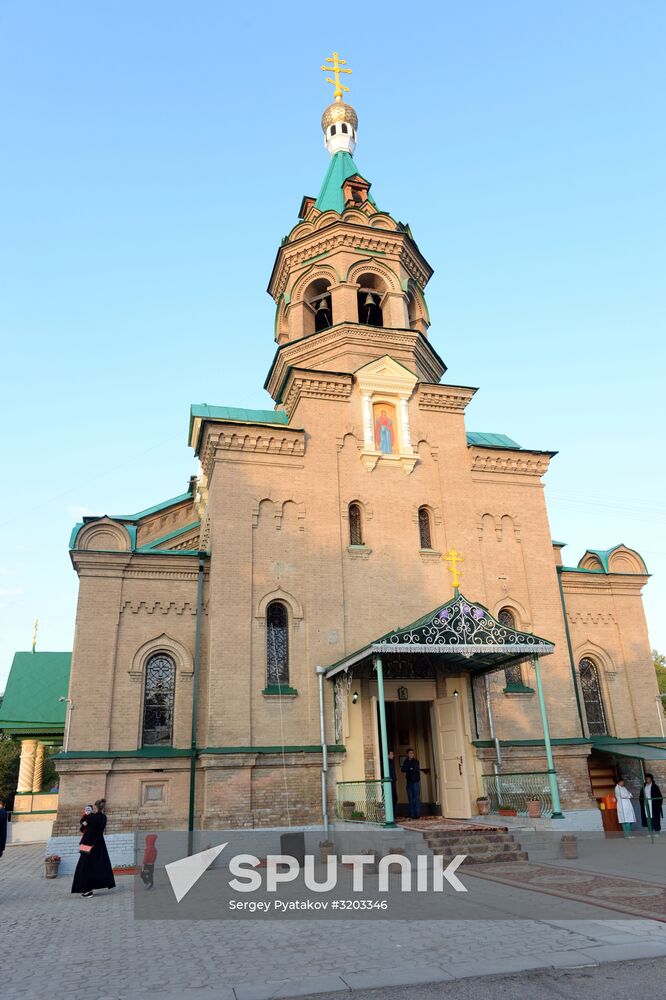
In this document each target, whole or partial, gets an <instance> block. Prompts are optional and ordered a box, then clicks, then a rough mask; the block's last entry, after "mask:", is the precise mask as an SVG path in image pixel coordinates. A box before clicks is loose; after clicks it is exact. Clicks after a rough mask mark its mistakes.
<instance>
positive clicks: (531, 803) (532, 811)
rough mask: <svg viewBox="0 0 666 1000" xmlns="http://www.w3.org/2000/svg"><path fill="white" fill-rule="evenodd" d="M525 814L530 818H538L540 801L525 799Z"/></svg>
mask: <svg viewBox="0 0 666 1000" xmlns="http://www.w3.org/2000/svg"><path fill="white" fill-rule="evenodd" d="M527 815H528V816H529V817H530V819H538V818H539V816H540V815H541V803H540V802H539V800H538V799H528V800H527Z"/></svg>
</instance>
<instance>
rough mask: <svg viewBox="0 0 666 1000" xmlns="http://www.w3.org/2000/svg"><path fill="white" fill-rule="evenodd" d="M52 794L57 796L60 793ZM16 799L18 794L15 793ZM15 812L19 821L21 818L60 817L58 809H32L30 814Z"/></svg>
mask: <svg viewBox="0 0 666 1000" xmlns="http://www.w3.org/2000/svg"><path fill="white" fill-rule="evenodd" d="M52 794H53V795H57V794H58V793H57V792H53V793H52ZM14 797H15V798H16V793H14ZM14 812H15V813H16V817H17V819H18V817H19V816H57V815H58V810H57V809H31V810H30V812H26V813H22V812H16V810H14Z"/></svg>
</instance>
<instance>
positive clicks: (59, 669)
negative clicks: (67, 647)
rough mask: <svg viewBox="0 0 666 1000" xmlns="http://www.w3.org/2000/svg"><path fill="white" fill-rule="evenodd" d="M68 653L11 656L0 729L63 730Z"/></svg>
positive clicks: (68, 668)
mask: <svg viewBox="0 0 666 1000" xmlns="http://www.w3.org/2000/svg"><path fill="white" fill-rule="evenodd" d="M71 662H72V654H71V653H46V652H44V653H41V652H40V653H14V660H13V662H12V666H11V670H10V671H9V677H8V678H7V687H6V689H5V694H4V697H3V699H2V704H1V705H0V729H4V730H6V731H8V732H10V733H11V732H21V731H24V732H25V731H30V732H35V733H39V732H40V731H44V732H53V731H54V730H56V731H61V730H64V727H65V710H66V704H65V702H64V701H59V700H58V699H59V698H62V697H67V692H68V690H69V672H70V667H71Z"/></svg>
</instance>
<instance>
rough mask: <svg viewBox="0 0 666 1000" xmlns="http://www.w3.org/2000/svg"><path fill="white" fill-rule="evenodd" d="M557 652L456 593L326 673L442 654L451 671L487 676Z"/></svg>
mask: <svg viewBox="0 0 666 1000" xmlns="http://www.w3.org/2000/svg"><path fill="white" fill-rule="evenodd" d="M554 649H555V647H554V645H553V643H551V642H549V641H548V640H547V639H542V638H541V637H540V636H538V635H534V634H533V633H532V632H521V631H520V630H519V629H516V628H510V627H508V626H505V625H502V624H501V623H500V622H499V621H498V620H497V619H496V618H494V617H493V615H491V613H490V611H489V610H488V609H487V608H486V607H485V606H484V605H483V604H479V603H478V602H477V603H475V602H473V601H470V600H468V598H466V597H465V596H464V595H463V594H461V593H460V591H459V590H455V592H454V595H453V597H452V598H451V600H450V601H447V602H446V604H444V605H439V606H438V607H437V608H435V609H434V610H432V611H429V612H428V613H427V614H426V615H423V616H422V617H421V618H418V619H417V620H416V621H414V622H412V623H411V624H410V625H406V626H404V627H401V628H397V629H392V630H391V631H390V632H386V633H385V634H384V635H382V636H380V637H379V638H378V639H375V640H373V641H372V642H370V643H368V644H367V645H366V646H363V647H362V648H361V649H358V650H356V651H355V652H353V653H350V654H348V655H347V656H345V657H343V659H341V660H338V661H337V662H336V663H332V664H331V665H330V666H328V667H326V673H327V674H328V675H329V676H334V675H335V674H337V673H339V672H340V671H341V670H347V669H348V668H349V667H350V666H352V665H353V664H354V663H359V662H360V661H361V660H364V659H367V658H368V657H370V656H372V655H373V654H375V653H381V655H382V656H383V655H384V654H388V655H390V654H392V653H396V654H403V653H407V654H426V655H430V656H434V655H438V654H442V655H444V656H445V659H446V660H447V661H448V663H449V665H451V666H455V667H456V668H460V670H461V671H463V672H465V673H470V672H473V673H483V672H489V671H492V670H496V669H498V668H500V667H504V666H507V665H509V664H511V663H517V662H520V660H521V659H524V658H525V657H526V656H530V655H531V656H534V655H537V654H541V655H543V656H547V655H548V654H550V653H552V652H553V651H554Z"/></svg>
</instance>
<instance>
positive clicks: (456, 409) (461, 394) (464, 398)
mask: <svg viewBox="0 0 666 1000" xmlns="http://www.w3.org/2000/svg"><path fill="white" fill-rule="evenodd" d="M475 392H476V389H472V388H470V387H468V386H459V385H429V384H428V383H426V382H422V383H421V384H420V385H419V392H418V397H417V401H418V405H419V409H420V410H441V411H443V412H444V413H464V411H465V409H466V408H467V405H468V403H469V401H470V400H471V399H472V397H473V395H474V393H475Z"/></svg>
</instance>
